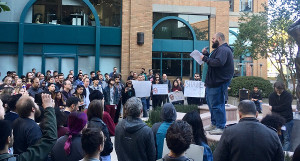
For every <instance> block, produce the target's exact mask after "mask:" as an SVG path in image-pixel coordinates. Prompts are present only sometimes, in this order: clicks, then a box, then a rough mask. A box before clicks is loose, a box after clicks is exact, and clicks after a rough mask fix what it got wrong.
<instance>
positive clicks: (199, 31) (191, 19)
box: [153, 12, 209, 40]
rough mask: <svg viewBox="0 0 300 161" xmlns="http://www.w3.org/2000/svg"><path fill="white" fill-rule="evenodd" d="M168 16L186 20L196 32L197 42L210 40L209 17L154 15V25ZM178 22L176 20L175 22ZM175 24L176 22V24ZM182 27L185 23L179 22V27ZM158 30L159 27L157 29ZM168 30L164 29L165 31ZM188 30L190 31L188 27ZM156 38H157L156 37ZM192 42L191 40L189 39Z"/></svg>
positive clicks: (170, 14)
mask: <svg viewBox="0 0 300 161" xmlns="http://www.w3.org/2000/svg"><path fill="white" fill-rule="evenodd" d="M167 16H176V17H180V18H182V19H184V20H185V21H187V22H188V23H189V24H190V25H191V26H192V28H193V29H194V31H195V34H196V38H197V40H208V31H209V28H208V23H209V22H208V21H209V19H208V16H203V15H187V14H178V13H157V12H155V13H153V24H154V23H155V22H157V21H158V20H160V19H161V18H164V17H167ZM174 21H176V20H174ZM174 23H175V22H174ZM180 25H181V26H182V25H183V23H181V22H179V24H178V26H180ZM156 28H157V27H156ZM165 29H167V28H164V29H163V30H165ZM186 29H188V30H189V28H188V27H186ZM154 38H155V37H154ZM188 40H191V39H188Z"/></svg>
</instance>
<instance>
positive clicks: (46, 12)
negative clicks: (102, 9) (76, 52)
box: [32, 0, 91, 26]
mask: <svg viewBox="0 0 300 161" xmlns="http://www.w3.org/2000/svg"><path fill="white" fill-rule="evenodd" d="M90 13H91V11H90V9H89V8H88V7H87V5H85V4H84V3H83V2H82V1H81V0H47V1H46V0H37V1H36V3H35V4H34V5H33V15H32V23H37V24H54V25H78V26H88V25H89V21H88V15H89V14H90Z"/></svg>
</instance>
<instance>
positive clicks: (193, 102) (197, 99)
mask: <svg viewBox="0 0 300 161" xmlns="http://www.w3.org/2000/svg"><path fill="white" fill-rule="evenodd" d="M194 80H195V81H201V77H200V75H199V73H195V74H194ZM187 103H188V105H198V106H201V105H202V104H203V103H202V101H201V98H200V97H187Z"/></svg>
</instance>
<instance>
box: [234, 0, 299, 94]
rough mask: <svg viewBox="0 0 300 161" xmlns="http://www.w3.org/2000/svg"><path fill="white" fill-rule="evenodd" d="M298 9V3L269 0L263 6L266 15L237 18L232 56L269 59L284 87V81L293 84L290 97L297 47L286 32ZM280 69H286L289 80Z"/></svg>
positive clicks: (288, 0) (294, 0)
mask: <svg viewBox="0 0 300 161" xmlns="http://www.w3.org/2000/svg"><path fill="white" fill-rule="evenodd" d="M299 6H300V1H299V0H269V4H268V6H266V5H264V7H265V11H263V12H260V13H258V14H250V13H244V14H243V15H242V16H241V17H240V18H239V25H240V27H239V34H238V36H237V40H236V41H235V43H234V54H235V56H242V55H246V54H250V56H251V57H252V58H253V59H259V58H265V59H269V60H270V62H271V64H272V65H273V66H274V67H275V68H276V69H277V71H278V73H279V76H280V78H281V80H282V81H283V82H284V83H285V85H286V87H287V86H288V83H287V80H288V79H289V78H290V79H291V80H292V83H293V91H292V92H293V94H295V92H296V91H295V89H296V88H295V84H296V70H295V68H294V67H295V56H296V50H295V49H296V48H295V47H296V43H295V41H294V39H293V38H292V37H290V36H289V35H288V32H287V31H288V28H289V26H290V25H291V24H292V23H293V21H295V20H296V19H297V18H298V16H299V15H297V14H295V13H298V12H299V10H298V9H299ZM296 11H297V12H296ZM298 14H299V13H298ZM272 58H273V59H272ZM274 58H275V61H274ZM283 66H286V67H287V68H288V69H289V71H290V73H291V74H290V77H289V75H284V71H283V69H284V68H283Z"/></svg>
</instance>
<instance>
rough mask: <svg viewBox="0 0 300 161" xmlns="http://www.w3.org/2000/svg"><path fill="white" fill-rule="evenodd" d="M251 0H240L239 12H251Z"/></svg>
mask: <svg viewBox="0 0 300 161" xmlns="http://www.w3.org/2000/svg"><path fill="white" fill-rule="evenodd" d="M252 6H253V4H252V0H240V12H252Z"/></svg>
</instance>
